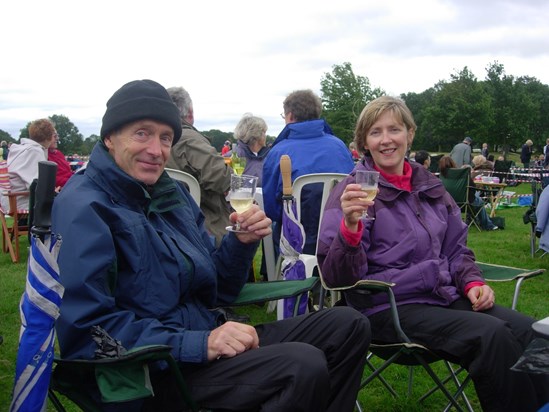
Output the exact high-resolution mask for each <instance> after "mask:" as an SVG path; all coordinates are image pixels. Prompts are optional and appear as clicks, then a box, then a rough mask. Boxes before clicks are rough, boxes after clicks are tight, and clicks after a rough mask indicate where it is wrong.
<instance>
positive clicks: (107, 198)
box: [52, 80, 370, 411]
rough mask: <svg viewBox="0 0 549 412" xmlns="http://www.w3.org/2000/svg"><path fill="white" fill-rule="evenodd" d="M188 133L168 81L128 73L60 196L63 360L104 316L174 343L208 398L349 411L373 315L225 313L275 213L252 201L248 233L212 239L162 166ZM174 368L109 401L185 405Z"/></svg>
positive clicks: (109, 322)
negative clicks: (145, 387)
mask: <svg viewBox="0 0 549 412" xmlns="http://www.w3.org/2000/svg"><path fill="white" fill-rule="evenodd" d="M180 136H181V122H180V117H179V111H178V110H177V108H176V106H175V105H174V104H173V103H172V101H171V99H170V96H169V95H168V93H167V91H166V89H165V88H164V87H163V86H161V85H160V84H158V83H156V82H154V81H152V80H136V81H133V82H130V83H127V84H125V85H124V86H122V87H121V88H120V89H119V90H118V91H116V92H115V93H114V95H113V96H112V97H111V98H110V99H109V101H108V102H107V109H106V112H105V115H104V116H103V123H102V127H101V141H99V142H98V143H97V144H96V146H95V147H94V149H93V152H92V154H91V157H90V160H89V163H88V166H87V168H86V169H84V170H83V171H80V172H78V173H77V174H75V175H74V176H73V177H72V178H71V179H70V180H69V182H68V183H67V185H66V186H65V187H64V189H63V190H62V191H61V193H60V194H59V196H57V198H56V199H55V201H54V207H53V212H52V226H53V230H54V231H55V233H58V234H60V235H61V236H62V237H63V246H62V248H61V252H60V255H59V267H60V277H61V282H62V284H63V286H64V287H65V293H64V297H63V303H62V305H61V314H60V317H59V319H58V321H57V322H56V328H57V334H58V338H59V345H60V349H61V356H62V358H69V359H75V358H82V359H93V358H94V351H95V350H96V349H97V345H96V343H95V342H94V340H93V339H92V335H91V333H90V329H91V328H92V327H93V326H100V327H101V328H103V329H104V330H105V331H106V332H107V333H108V334H109V335H110V336H111V337H112V338H113V339H116V340H119V341H120V342H121V344H122V345H123V346H124V347H125V348H126V349H131V348H134V347H139V346H143V345H149V344H164V345H169V346H171V347H172V354H173V356H174V358H175V359H176V360H177V361H178V362H179V364H180V366H181V368H182V369H183V370H184V376H185V379H186V382H187V384H188V386H189V388H190V391H191V394H192V397H193V398H194V399H195V400H196V402H197V403H198V404H199V405H200V406H201V407H205V408H208V409H224V410H225V409H228V410H259V409H261V410H263V411H289V410H309V411H324V410H328V411H352V410H353V407H354V403H355V400H356V395H357V392H358V389H359V386H360V379H361V376H362V371H363V367H364V364H365V356H366V352H367V349H368V346H369V342H370V328H369V323H368V321H367V319H366V318H364V317H363V316H362V315H361V314H360V313H358V312H357V311H355V310H354V309H350V308H335V309H329V310H322V311H318V312H315V313H312V314H309V315H305V316H301V317H295V318H291V319H286V320H283V321H279V322H274V323H270V324H262V325H257V326H255V327H254V326H251V325H247V324H243V323H238V322H228V321H226V319H225V318H224V316H223V313H222V312H221V311H219V310H217V309H216V308H218V307H220V306H226V305H230V304H231V302H233V301H234V300H235V298H236V297H237V296H238V294H239V292H240V290H241V288H242V286H243V285H244V283H245V282H246V280H247V277H248V269H249V267H250V265H251V262H252V259H253V256H254V254H255V252H256V250H257V247H258V243H259V241H260V240H261V238H263V237H264V236H266V235H268V234H270V233H271V229H270V223H271V221H270V220H269V219H268V218H267V217H266V216H265V214H264V213H263V211H261V210H260V209H259V208H258V207H257V206H255V205H254V206H253V207H252V208H251V209H249V210H247V211H246V212H244V213H241V214H236V213H233V214H231V216H230V219H231V221H232V222H235V221H236V220H238V221H240V223H241V226H242V227H243V228H244V229H247V230H248V232H247V233H237V234H235V233H230V234H227V235H226V236H224V238H223V239H222V241H221V244H220V246H219V247H218V248H215V246H214V240H213V238H212V237H211V236H209V235H208V233H207V231H206V229H205V226H204V215H203V214H202V213H201V211H200V209H199V207H198V206H197V205H196V203H194V201H193V200H192V198H191V196H190V194H189V192H188V191H187V190H186V189H185V188H184V187H182V186H180V185H178V184H177V183H176V182H175V181H174V180H172V179H170V178H169V176H168V175H167V173H166V172H165V171H164V167H165V164H166V162H167V160H168V158H169V155H170V149H171V147H172V145H173V144H175V143H176V142H177V140H178V139H179V138H180ZM165 373H166V372H163V371H162V369H161V366H160V365H158V367H157V368H153V370H152V373H151V378H152V383H153V387H154V390H155V394H156V396H154V397H152V398H148V399H146V400H136V401H132V403H131V404H128V403H114V404H109V405H105V406H104V407H105V408H108V410H124V411H126V410H139V409H141V408H147V409H148V410H174V409H177V410H181V409H183V406H184V405H181V404H179V403H178V400H177V399H175V398H173V397H174V396H176V394H177V391H176V390H174V389H173V388H174V386H173V385H171V384H169V383H168V384H166V379H167V378H166V376H165ZM159 382H162V383H161V384H159ZM85 389H86V390H89V391H90V394H91V395H92V396H98V393H97V391H96V388H93V387H90V388H87V387H86V388H85Z"/></svg>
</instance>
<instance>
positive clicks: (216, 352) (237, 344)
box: [208, 322, 259, 361]
mask: <svg viewBox="0 0 549 412" xmlns="http://www.w3.org/2000/svg"><path fill="white" fill-rule="evenodd" d="M256 348H259V337H258V336H257V332H256V330H255V328H254V327H253V326H250V325H246V324H244V323H238V322H227V323H224V324H223V325H221V326H220V327H218V328H216V329H214V330H212V331H211V333H210V336H209V337H208V360H209V361H213V360H214V359H219V358H221V357H223V358H232V357H233V356H236V355H238V354H239V353H242V352H245V351H247V350H250V349H256Z"/></svg>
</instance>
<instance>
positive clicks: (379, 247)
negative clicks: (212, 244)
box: [318, 96, 549, 412]
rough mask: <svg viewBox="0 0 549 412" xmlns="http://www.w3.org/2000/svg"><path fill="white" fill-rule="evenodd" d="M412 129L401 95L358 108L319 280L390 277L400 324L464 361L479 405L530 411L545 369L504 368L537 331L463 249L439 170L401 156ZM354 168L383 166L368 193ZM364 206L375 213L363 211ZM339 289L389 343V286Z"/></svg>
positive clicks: (546, 390) (545, 387)
mask: <svg viewBox="0 0 549 412" xmlns="http://www.w3.org/2000/svg"><path fill="white" fill-rule="evenodd" d="M415 130H416V125H415V122H414V119H413V117H412V114H411V112H410V110H409V109H408V107H406V105H405V103H404V102H403V101H402V100H400V99H398V98H393V97H388V96H383V97H380V98H377V99H375V100H373V101H371V102H370V103H368V104H367V105H366V107H365V108H364V109H363V111H362V113H361V114H360V116H359V118H358V121H357V125H356V130H355V141H356V143H357V147H358V148H360V149H361V150H362V151H363V152H364V153H365V154H364V156H363V158H362V160H361V162H360V163H359V164H358V165H357V166H356V169H355V171H354V172H353V173H351V175H350V176H349V177H348V178H347V179H346V180H344V181H342V182H341V183H339V184H338V185H337V186H336V187H335V188H334V190H333V191H332V193H331V194H330V197H329V199H328V202H327V204H326V210H325V213H324V219H323V221H322V225H321V231H320V239H319V245H318V246H319V251H318V258H319V263H320V265H321V269H322V274H323V277H324V280H325V282H326V283H327V284H328V286H331V287H336V286H348V285H353V284H354V283H355V282H356V281H358V280H361V279H371V280H381V281H384V282H392V283H394V284H395V286H394V287H393V288H392V290H393V292H394V294H395V297H396V302H397V305H398V310H399V319H400V325H401V327H402V329H403V331H404V333H406V335H408V337H409V338H410V339H411V340H412V341H413V342H415V343H418V344H421V345H425V346H426V347H428V348H429V349H430V350H431V351H433V352H434V353H436V354H437V355H439V356H441V357H442V358H443V359H447V360H449V361H452V362H458V363H459V364H460V365H462V366H463V367H465V368H466V369H467V370H468V372H469V374H470V376H471V378H472V380H473V382H474V384H475V389H476V392H477V394H478V397H479V399H480V403H481V406H482V409H483V410H484V411H513V412H515V411H536V410H537V408H539V407H540V406H541V405H543V404H544V403H545V402H547V400H548V399H549V376H547V375H534V374H526V373H519V372H513V371H511V370H510V367H511V366H512V365H513V364H514V363H515V362H516V361H517V360H518V358H519V357H520V356H521V355H522V353H523V352H524V350H525V348H526V347H527V346H528V344H529V343H530V341H531V340H532V339H533V338H534V331H533V330H532V327H531V325H532V323H533V322H534V319H532V318H529V317H527V316H525V315H523V314H521V313H519V312H516V311H513V310H511V309H509V308H506V307H502V306H499V305H496V304H495V303H494V302H495V295H494V291H493V290H492V289H491V288H490V286H488V285H487V284H486V283H485V281H484V279H483V278H482V273H481V271H480V269H479V268H478V266H477V265H476V264H475V256H474V253H473V251H471V250H470V249H469V248H467V245H466V242H467V226H466V225H465V224H464V223H463V221H462V219H461V212H460V209H459V207H458V206H457V205H456V204H455V202H454V201H453V200H452V198H451V196H450V195H449V194H448V192H447V191H446V190H445V189H444V186H443V185H442V183H441V181H440V179H438V178H437V177H435V176H433V175H432V174H431V173H429V172H428V171H427V170H425V169H424V168H423V167H421V166H419V165H418V164H417V163H414V162H408V161H407V160H405V153H406V149H407V148H408V147H409V146H411V145H412V142H413V139H414V134H415ZM357 170H377V171H378V172H379V173H380V174H381V176H380V178H379V192H378V194H377V197H376V198H375V199H374V200H371V201H369V200H365V199H364V192H362V191H361V190H360V185H357V184H356V183H355V172H356V171H357ZM366 208H367V209H368V214H369V215H371V216H374V217H375V220H370V221H364V220H361V218H360V217H361V214H362V211H363V210H364V209H366ZM395 222H398V224H395ZM344 296H345V300H346V302H347V304H348V305H350V306H352V307H354V308H356V309H358V310H360V311H361V312H362V313H363V314H364V315H366V316H368V318H369V320H370V323H371V326H372V336H373V339H375V340H376V341H382V342H395V340H396V339H397V337H396V336H394V334H395V332H394V325H392V322H393V321H392V319H391V317H390V309H389V305H388V298H387V296H386V295H385V294H382V293H380V294H376V295H367V294H362V293H359V292H352V291H350V292H346V293H345V295H344Z"/></svg>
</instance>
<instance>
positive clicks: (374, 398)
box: [0, 184, 549, 411]
mask: <svg viewBox="0 0 549 412" xmlns="http://www.w3.org/2000/svg"><path fill="white" fill-rule="evenodd" d="M509 190H512V191H515V192H517V193H530V190H531V189H530V185H527V184H521V185H519V186H518V187H514V188H510V189H509ZM525 211H526V208H524V207H520V208H519V207H517V208H509V209H504V210H498V211H497V215H498V216H502V217H504V218H505V224H506V227H505V229H504V230H499V231H493V232H479V231H477V230H476V229H475V228H474V227H473V228H471V229H470V231H469V238H468V243H469V246H470V247H471V248H472V249H473V251H474V252H475V254H476V256H477V260H479V261H482V262H487V263H497V264H502V265H509V266H516V267H522V268H527V269H533V268H544V269H546V270H547V269H549V256H544V257H541V258H540V257H535V258H532V257H530V246H529V245H530V243H529V242H530V235H529V233H530V227H529V226H528V225H525V224H524V223H523V222H522V215H523V214H524V212H525ZM21 245H22V249H23V253H22V255H23V256H22V261H23V262H24V263H19V264H12V263H11V260H10V259H9V255H7V254H0V291H1V292H0V293H1V298H0V335H2V336H3V337H4V343H3V344H2V345H0V410H7V409H8V407H9V403H10V397H11V390H12V385H13V374H14V365H15V358H16V352H17V344H18V337H19V325H20V321H19V310H18V303H19V299H20V297H21V294H22V292H23V289H24V286H25V275H26V262H25V260H26V254H27V252H26V249H27V246H28V244H27V242H26V240H22V241H21ZM491 286H492V287H493V288H494V289H495V291H496V295H497V302H498V303H500V304H502V305H507V306H510V305H511V301H512V296H513V290H514V284H513V283H492V284H491ZM548 295H549V276H548V275H547V274H545V275H542V276H539V277H537V278H534V279H531V280H528V281H526V282H524V284H523V286H522V292H521V296H520V299H519V304H518V310H519V311H521V312H524V313H526V314H528V315H531V316H533V317H536V318H542V317H546V316H548V315H549V313H548V312H549V310H548V309H547V303H546V302H547V299H546V297H547V296H548ZM237 311H239V312H241V313H243V312H246V313H248V314H249V315H250V316H251V318H252V321H253V322H254V323H261V322H265V321H270V320H272V319H274V314H267V313H266V311H265V309H264V308H260V307H257V306H250V307H246V308H238V309H237ZM440 366H442V365H440ZM416 369H417V368H416ZM384 376H385V377H386V379H387V380H388V381H389V382H390V383H391V384H393V385H394V387H395V390H396V391H397V392H398V393H399V394H401V396H400V397H399V398H398V399H393V398H392V397H391V395H389V394H388V393H387V392H386V391H385V390H384V388H383V387H382V386H381V384H379V383H378V382H377V381H374V382H372V383H371V384H370V385H369V386H368V387H367V388H365V389H364V390H362V391H361V392H360V394H359V402H360V403H361V405H362V406H363V408H364V409H365V410H370V411H425V410H442V409H443V407H444V405H445V401H444V399H443V398H442V396H441V395H438V394H435V395H433V396H432V397H431V398H429V399H428V400H426V401H425V402H424V403H423V404H418V402H417V399H418V398H419V396H421V395H422V394H423V392H425V391H426V390H427V389H429V388H430V385H429V379H428V377H426V375H425V373H424V372H422V371H420V370H419V369H417V376H416V378H415V384H414V388H413V393H412V395H411V397H410V398H407V397H406V395H405V394H406V390H407V369H406V368H404V367H398V366H392V367H391V368H389V369H388V370H387V371H386V372H385V374H384ZM467 393H468V395H469V397H470V400H471V401H472V402H473V406H474V407H475V409H476V410H480V407H479V404H478V400H477V398H476V395H475V393H474V389H473V387H472V385H470V386H469V389H468V392H467ZM50 410H53V409H52V408H51V407H50Z"/></svg>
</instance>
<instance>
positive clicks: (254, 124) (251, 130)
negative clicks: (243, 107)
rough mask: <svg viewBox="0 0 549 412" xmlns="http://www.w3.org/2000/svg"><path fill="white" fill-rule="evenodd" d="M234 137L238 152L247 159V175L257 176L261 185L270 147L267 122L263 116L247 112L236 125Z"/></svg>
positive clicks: (245, 172) (245, 170)
mask: <svg viewBox="0 0 549 412" xmlns="http://www.w3.org/2000/svg"><path fill="white" fill-rule="evenodd" d="M234 137H235V139H237V142H238V145H237V147H236V154H237V155H238V157H241V158H245V159H246V167H245V168H244V172H243V173H244V174H245V175H251V176H257V177H258V178H259V179H258V182H257V185H258V186H261V177H262V175H263V160H264V159H265V156H267V153H268V152H269V148H268V147H267V146H266V142H267V123H265V120H263V119H262V118H261V117H257V116H254V115H252V114H251V113H246V114H245V115H244V116H243V117H242V119H240V121H239V122H238V124H237V125H236V128H235V130H234Z"/></svg>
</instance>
